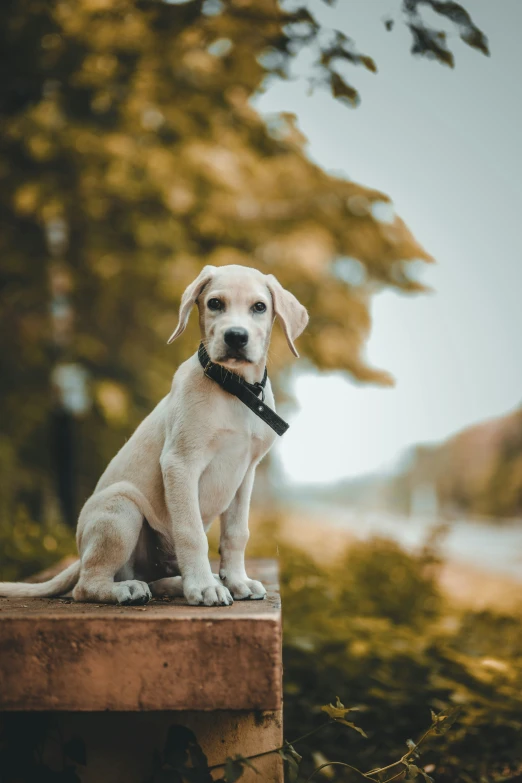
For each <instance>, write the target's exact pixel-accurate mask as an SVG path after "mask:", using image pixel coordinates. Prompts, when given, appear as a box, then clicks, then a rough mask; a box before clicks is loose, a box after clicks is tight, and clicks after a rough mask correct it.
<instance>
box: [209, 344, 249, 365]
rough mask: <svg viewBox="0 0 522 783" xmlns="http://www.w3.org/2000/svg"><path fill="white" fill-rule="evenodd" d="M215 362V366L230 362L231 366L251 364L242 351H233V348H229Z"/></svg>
mask: <svg viewBox="0 0 522 783" xmlns="http://www.w3.org/2000/svg"><path fill="white" fill-rule="evenodd" d="M216 362H217V364H226V363H227V362H232V363H233V364H252V360H251V359H249V358H248V356H247V355H246V354H245V353H244V352H243V351H239V350H234V349H233V348H229V350H228V351H227V352H226V353H224V354H223V356H220V357H219V358H218V359H216Z"/></svg>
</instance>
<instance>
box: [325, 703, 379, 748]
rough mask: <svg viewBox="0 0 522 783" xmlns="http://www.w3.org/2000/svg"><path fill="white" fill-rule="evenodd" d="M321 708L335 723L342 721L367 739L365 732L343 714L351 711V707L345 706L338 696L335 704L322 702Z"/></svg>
mask: <svg viewBox="0 0 522 783" xmlns="http://www.w3.org/2000/svg"><path fill="white" fill-rule="evenodd" d="M321 709H322V711H323V712H326V714H327V715H328V717H329V718H331V719H332V720H334V721H335V722H336V723H342V724H343V726H348V727H349V728H350V729H353V730H354V731H357V732H358V733H359V734H361V736H363V737H366V739H368V737H367V735H366V734H365V732H364V731H363V730H362V729H361V728H360V727H359V726H356V725H355V723H351V721H348V720H346V717H345V716H346V715H348V713H349V712H351V711H352V709H353V708H352V707H345V706H344V704H343V703H342V701H341V700H340V699H339V696H336V701H335V704H324V705H323V706H322V707H321Z"/></svg>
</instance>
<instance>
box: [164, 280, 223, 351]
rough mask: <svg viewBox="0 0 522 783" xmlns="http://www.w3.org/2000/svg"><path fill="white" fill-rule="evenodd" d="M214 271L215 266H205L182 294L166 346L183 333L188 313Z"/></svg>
mask: <svg viewBox="0 0 522 783" xmlns="http://www.w3.org/2000/svg"><path fill="white" fill-rule="evenodd" d="M215 271H216V267H215V266H210V265H208V266H205V267H203V269H202V270H201V272H200V273H199V275H198V276H197V277H196V279H195V280H194V282H192V283H191V284H190V285H189V286H188V287H187V288H186V289H185V291H184V292H183V296H182V297H181V304H180V306H179V320H178V325H177V326H176V329H175V331H174V332H173V333H172V334H171V335H170V337H169V339H168V340H167V344H168V345H170V343H171V342H173V341H174V340H175V339H176V337H179V336H180V334H182V333H183V332H184V331H185V327H186V326H187V321H188V319H189V315H190V311H191V310H192V308H193V307H194V305H195V304H196V299H197V298H198V296H199V295H200V293H201V291H202V290H203V288H204V287H205V286H206V285H207V283H209V282H210V281H211V280H212V277H213V275H214V272H215Z"/></svg>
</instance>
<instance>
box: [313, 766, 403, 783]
mask: <svg viewBox="0 0 522 783" xmlns="http://www.w3.org/2000/svg"><path fill="white" fill-rule="evenodd" d="M325 767H347V768H348V769H351V770H353V772H357V774H358V775H360V776H361V777H362V778H364V779H365V780H371V781H372V783H375V781H374V779H373V778H369V777H368V775H366V774H365V773H364V772H361V770H360V769H357V767H352V765H351V764H345V762H344V761H327V762H326V763H325V764H321V766H320V767H317V769H314V771H313V772H312V774H311V775H310V777H309V778H306V781H305V783H309V781H310V780H312V778H314V777H315V776H316V774H317V773H318V772H320V771H321V770H322V769H324V768H325ZM390 780H392V778H390Z"/></svg>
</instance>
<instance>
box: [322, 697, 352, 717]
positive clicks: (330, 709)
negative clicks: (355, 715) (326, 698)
mask: <svg viewBox="0 0 522 783" xmlns="http://www.w3.org/2000/svg"><path fill="white" fill-rule="evenodd" d="M321 710H322V711H323V712H326V714H327V715H328V717H329V718H332V720H339V719H340V718H345V717H346V716H347V715H348V713H349V712H351V710H352V708H351V707H345V706H344V704H343V703H342V701H341V700H340V698H339V696H336V697H335V704H323V706H322V707H321Z"/></svg>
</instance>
